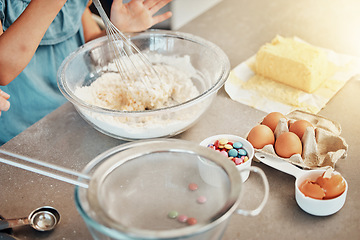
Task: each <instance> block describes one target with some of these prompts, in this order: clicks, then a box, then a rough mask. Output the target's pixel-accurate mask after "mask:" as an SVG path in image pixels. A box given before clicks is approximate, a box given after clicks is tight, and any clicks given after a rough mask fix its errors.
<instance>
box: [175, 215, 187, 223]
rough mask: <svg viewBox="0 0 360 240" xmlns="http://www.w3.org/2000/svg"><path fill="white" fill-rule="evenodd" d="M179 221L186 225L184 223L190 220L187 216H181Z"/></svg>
mask: <svg viewBox="0 0 360 240" xmlns="http://www.w3.org/2000/svg"><path fill="white" fill-rule="evenodd" d="M177 219H178V221H179V222H183V223H184V222H186V221H187V220H188V217H187V216H186V215H179V216H178V218H177Z"/></svg>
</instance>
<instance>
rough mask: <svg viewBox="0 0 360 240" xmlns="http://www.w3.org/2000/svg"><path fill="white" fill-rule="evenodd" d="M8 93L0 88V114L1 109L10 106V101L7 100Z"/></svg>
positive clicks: (7, 108)
mask: <svg viewBox="0 0 360 240" xmlns="http://www.w3.org/2000/svg"><path fill="white" fill-rule="evenodd" d="M9 97H10V95H9V94H7V93H6V92H4V91H2V90H1V89H0V116H1V111H7V110H9V108H10V102H9V101H7V100H8V99H9Z"/></svg>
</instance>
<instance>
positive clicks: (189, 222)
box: [186, 218, 197, 225]
mask: <svg viewBox="0 0 360 240" xmlns="http://www.w3.org/2000/svg"><path fill="white" fill-rule="evenodd" d="M186 222H187V224H189V225H194V224H196V223H197V220H196V218H188V220H187V221H186Z"/></svg>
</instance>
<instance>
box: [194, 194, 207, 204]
mask: <svg viewBox="0 0 360 240" xmlns="http://www.w3.org/2000/svg"><path fill="white" fill-rule="evenodd" d="M196 201H197V202H198V203H201V204H202V203H205V202H206V201H207V199H206V197H205V196H200V197H198V198H197V199H196Z"/></svg>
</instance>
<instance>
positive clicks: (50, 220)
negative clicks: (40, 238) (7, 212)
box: [0, 206, 60, 231]
mask: <svg viewBox="0 0 360 240" xmlns="http://www.w3.org/2000/svg"><path fill="white" fill-rule="evenodd" d="M59 221H60V214H59V212H58V211H57V210H56V209H55V208H53V207H49V206H44V207H40V208H37V209H35V210H34V211H32V212H31V213H30V214H29V216H28V217H26V218H17V219H6V220H0V230H4V229H8V228H13V227H19V226H25V225H30V226H31V227H32V228H34V229H36V230H38V231H50V230H52V229H54V228H55V226H56V225H57V224H58V223H59Z"/></svg>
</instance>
